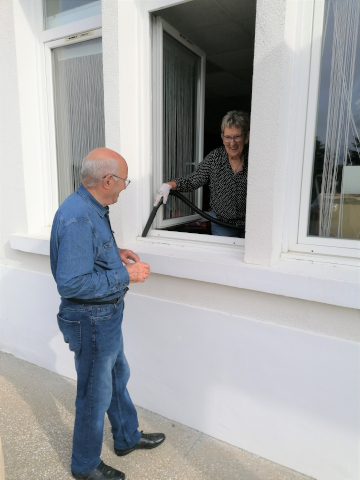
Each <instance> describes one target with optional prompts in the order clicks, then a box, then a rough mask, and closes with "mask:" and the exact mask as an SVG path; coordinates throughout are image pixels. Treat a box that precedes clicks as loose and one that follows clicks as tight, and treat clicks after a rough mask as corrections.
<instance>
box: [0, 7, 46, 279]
mask: <svg viewBox="0 0 360 480" xmlns="http://www.w3.org/2000/svg"><path fill="white" fill-rule="evenodd" d="M28 3H30V6H31V2H28ZM25 5H26V4H25ZM15 15H16V18H17V19H19V21H20V22H21V23H22V22H23V21H24V19H25V17H24V12H23V11H22V7H21V4H20V3H19V1H18V0H16V1H12V0H2V1H1V2H0V23H1V28H0V71H1V72H2V73H1V75H0V111H1V115H0V165H1V167H0V168H1V176H0V182H1V184H0V262H1V263H2V264H5V265H13V266H19V267H21V268H26V269H31V270H35V271H41V272H47V271H49V258H48V257H43V256H42V255H32V254H28V253H24V252H20V251H16V250H12V249H11V248H10V245H9V235H10V234H11V233H27V232H28V227H29V225H28V218H29V217H28V212H27V204H26V189H25V179H24V175H25V173H24V162H25V161H26V160H28V161H30V162H31V155H36V152H37V148H38V143H39V142H40V138H39V134H37V138H36V137H35V138H34V137H33V139H32V140H31V134H32V133H33V128H34V125H33V123H34V122H31V121H30V122H29V121H28V120H29V118H31V117H29V116H28V117H27V118H26V116H24V114H23V113H24V111H26V110H27V111H28V112H29V110H30V111H31V109H32V108H33V98H32V96H33V95H34V91H32V88H31V87H33V86H34V85H33V77H32V76H31V75H32V73H33V72H32V71H31V69H30V71H29V70H27V78H25V79H24V75H23V76H22V77H21V78H20V77H19V69H18V66H19V63H20V64H21V65H20V67H21V68H22V74H24V68H25V67H26V66H28V58H27V56H26V55H27V54H28V52H29V51H30V52H31V50H34V45H35V40H34V39H32V41H31V42H30V44H28V45H27V48H26V45H24V43H22V46H23V47H25V48H24V49H23V50H22V51H20V52H19V48H20V46H21V45H20V44H19V36H18V37H16V30H15V25H14V17H15ZM26 26H27V27H28V25H26V21H25V27H26ZM17 28H18V33H19V29H20V28H21V24H20V25H18V27H17ZM22 35H23V37H22V38H23V39H25V42H26V41H28V37H29V28H25V31H24V32H22ZM20 43H21V42H20ZM19 55H20V57H19ZM33 63H34V64H33V65H32V70H35V69H36V63H35V62H33ZM26 81H27V86H28V87H27V95H28V98H27V99H26V98H24V96H22V97H21V94H23V93H24V82H26ZM21 82H22V85H21V86H20V83H21ZM36 94H37V92H36V91H35V97H36ZM20 97H21V101H20ZM33 113H34V111H33ZM26 120H27V121H26ZM33 120H35V115H33ZM31 141H32V142H33V144H32V145H31V144H30V143H31ZM25 142H26V147H27V149H28V150H27V151H26V152H25V151H24V150H25ZM31 147H32V149H33V151H31V150H30V149H31ZM32 160H33V163H34V164H35V163H36V159H35V158H34V156H33V157H32ZM34 170H35V169H34V168H33V171H34ZM40 185H41V177H40V178H38V179H37V180H36V182H35V183H34V188H35V189H39V186H40ZM41 208H42V207H41V205H39V208H38V211H37V212H36V210H35V212H36V213H37V215H38V216H40V218H41V217H42V211H41Z"/></svg>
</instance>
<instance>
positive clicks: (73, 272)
mask: <svg viewBox="0 0 360 480" xmlns="http://www.w3.org/2000/svg"><path fill="white" fill-rule="evenodd" d="M108 212H109V209H108V207H103V206H102V205H101V204H100V203H99V202H98V201H97V200H96V199H95V198H94V197H93V196H92V195H91V194H90V192H89V191H88V190H86V188H85V187H83V185H80V187H79V188H78V190H77V192H75V193H73V194H72V195H70V196H69V197H68V198H67V199H66V200H65V201H64V202H63V203H62V204H61V206H60V207H59V209H58V211H57V212H56V214H55V218H54V222H53V226H52V230H51V240H50V261H51V271H52V274H53V276H54V278H55V281H56V283H57V288H58V291H59V293H60V295H61V296H62V297H63V298H77V299H83V300H91V299H93V300H96V301H106V300H112V299H114V298H117V297H120V296H122V295H124V293H125V292H126V290H127V287H128V285H129V281H130V279H129V274H128V271H127V269H126V268H125V267H124V266H123V264H122V262H121V259H120V256H119V252H118V249H117V246H116V242H115V240H114V237H113V234H112V231H111V228H110V223H109V221H108Z"/></svg>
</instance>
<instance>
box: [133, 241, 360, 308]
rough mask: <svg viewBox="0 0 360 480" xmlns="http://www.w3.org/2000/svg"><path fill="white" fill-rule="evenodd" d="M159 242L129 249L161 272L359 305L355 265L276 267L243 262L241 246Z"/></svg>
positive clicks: (317, 262) (283, 263)
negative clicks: (207, 246)
mask: <svg viewBox="0 0 360 480" xmlns="http://www.w3.org/2000/svg"><path fill="white" fill-rule="evenodd" d="M170 242H171V241H168V244H167V245H165V244H164V243H162V244H160V243H158V242H157V241H156V240H151V239H150V238H147V239H144V238H141V237H139V238H138V241H137V242H136V243H134V244H132V245H128V246H127V248H130V249H131V250H134V251H135V252H136V253H137V254H138V255H140V257H141V260H142V261H144V262H147V263H149V265H150V267H151V271H152V272H153V273H158V274H162V275H169V276H174V277H180V278H187V279H191V280H197V281H200V282H209V283H216V284H218V285H226V286H230V287H236V288H243V289H247V290H255V291H260V292H265V293H270V294H274V295H284V296H286V297H292V298H299V299H302V300H309V301H314V302H320V303H326V304H330V305H337V306H341V307H348V308H356V309H359V308H360V275H359V270H358V268H357V267H356V266H351V265H343V264H336V263H329V262H330V259H328V261H327V262H328V263H322V262H324V260H323V259H321V258H320V257H319V258H318V256H315V255H314V256H313V257H311V259H308V258H306V259H300V258H297V259H294V258H283V259H281V260H280V261H279V262H277V263H276V264H275V265H272V266H271V267H267V266H261V265H249V264H246V263H245V262H244V251H243V249H242V248H241V247H222V246H218V247H217V248H216V249H215V247H214V246H213V245H212V246H211V247H209V248H196V247H195V246H194V245H191V246H190V245H184V244H182V245H175V244H174V243H170Z"/></svg>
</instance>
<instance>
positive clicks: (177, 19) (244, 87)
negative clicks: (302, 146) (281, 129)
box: [156, 0, 256, 97]
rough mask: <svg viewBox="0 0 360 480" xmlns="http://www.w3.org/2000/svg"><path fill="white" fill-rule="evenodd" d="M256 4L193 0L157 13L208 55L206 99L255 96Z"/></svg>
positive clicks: (251, 1)
mask: <svg viewBox="0 0 360 480" xmlns="http://www.w3.org/2000/svg"><path fill="white" fill-rule="evenodd" d="M255 10H256V0H191V1H188V2H185V3H182V4H180V5H176V6H174V7H170V8H165V9H162V10H160V11H159V12H156V13H157V14H158V15H160V16H161V17H162V18H163V19H164V20H166V21H167V22H168V23H170V25H172V26H173V27H174V28H176V29H177V30H179V32H180V33H182V34H183V35H184V36H185V37H187V38H188V39H189V40H190V41H191V42H193V43H194V44H196V45H197V46H198V47H200V48H201V49H202V50H204V52H205V53H206V60H207V71H206V95H207V96H211V97H235V96H242V95H249V94H251V87H252V72H253V60H254V37H255Z"/></svg>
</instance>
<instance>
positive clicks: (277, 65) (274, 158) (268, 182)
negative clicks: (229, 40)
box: [245, 0, 286, 265]
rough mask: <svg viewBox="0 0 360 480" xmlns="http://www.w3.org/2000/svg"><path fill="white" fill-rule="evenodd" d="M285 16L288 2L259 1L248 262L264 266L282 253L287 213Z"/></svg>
mask: <svg viewBox="0 0 360 480" xmlns="http://www.w3.org/2000/svg"><path fill="white" fill-rule="evenodd" d="M285 14H286V1H285V0H273V1H271V2H269V1H268V0H257V8H256V33H255V53H254V73H253V91H252V106H251V112H252V113H251V133H250V135H251V140H250V152H249V176H248V196H247V222H246V240H245V246H246V248H245V261H246V262H247V263H253V264H260V265H270V264H271V263H272V259H273V255H274V248H275V249H276V250H277V256H279V254H280V248H279V247H280V245H274V238H273V237H274V221H275V216H276V215H277V214H279V213H280V215H281V214H282V211H281V210H280V212H279V211H278V210H277V211H276V209H275V203H276V200H275V199H276V196H278V195H279V194H280V192H279V185H277V184H276V171H277V164H278V162H279V158H278V138H279V123H280V118H279V115H280V105H281V93H282V76H283V60H284V50H285V44H284V35H285ZM284 187H285V186H284V185H283V187H282V188H284ZM281 207H282V206H281V205H280V209H281ZM277 209H279V205H277ZM264 232H267V235H266V236H265V235H264Z"/></svg>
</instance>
